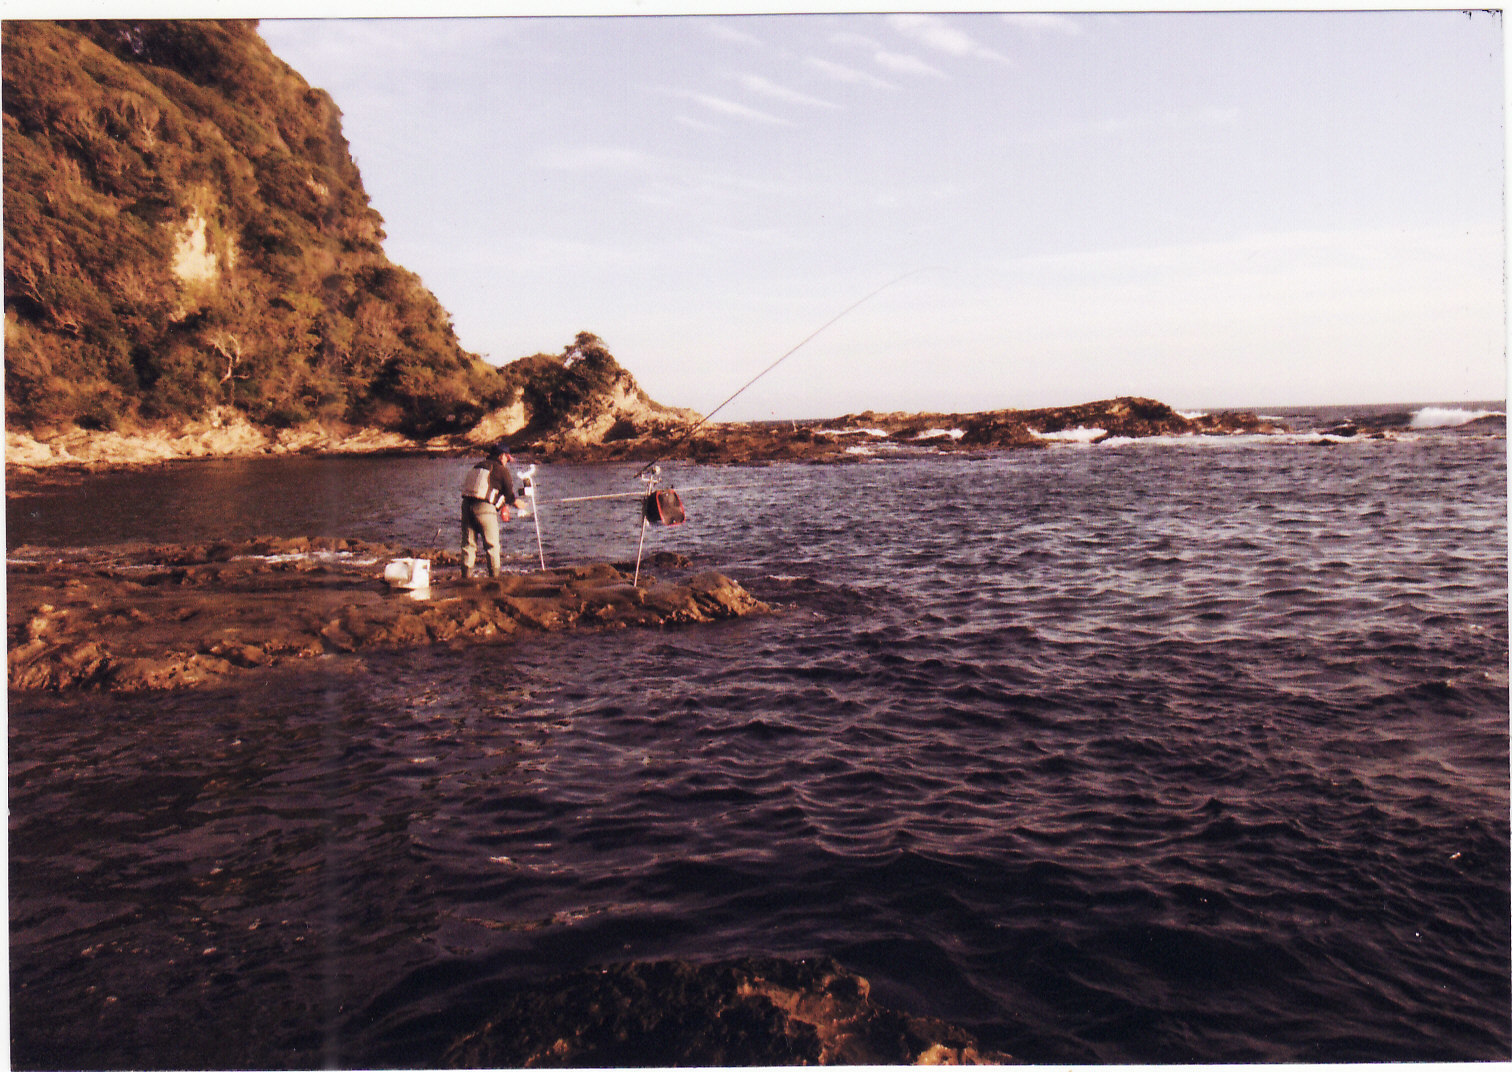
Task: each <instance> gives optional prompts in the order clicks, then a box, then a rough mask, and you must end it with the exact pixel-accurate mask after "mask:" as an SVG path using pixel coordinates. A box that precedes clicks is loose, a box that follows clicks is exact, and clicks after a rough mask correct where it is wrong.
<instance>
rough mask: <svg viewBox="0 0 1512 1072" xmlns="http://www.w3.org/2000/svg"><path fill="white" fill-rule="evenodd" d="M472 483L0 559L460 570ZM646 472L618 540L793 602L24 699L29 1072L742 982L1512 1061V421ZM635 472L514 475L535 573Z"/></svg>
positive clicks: (1269, 1054)
mask: <svg viewBox="0 0 1512 1072" xmlns="http://www.w3.org/2000/svg"><path fill="white" fill-rule="evenodd" d="M465 464H466V463H465V462H461V461H458V460H443V459H416V458H411V459H404V458H390V459H348V460H332V461H315V460H299V459H285V460H266V461H259V462H241V463H219V462H217V463H204V464H199V465H193V466H188V465H185V466H172V467H167V468H165V469H160V470H156V471H153V472H149V473H140V474H133V475H124V476H123V475H118V476H115V477H91V478H88V479H82V478H48V479H47V480H45V481H38V482H34V483H32V484H26V483H21V482H18V481H17V480H15V479H12V481H11V487H10V488H9V489H8V496H9V498H8V524H9V537H8V540H9V543H10V545H11V546H12V547H15V546H17V545H18V544H21V543H31V544H37V543H49V542H50V543H79V544H82V543H92V542H106V543H108V542H142V541H145V542H153V541H158V542H186V541H189V540H193V539H203V538H207V537H235V536H241V535H252V534H274V535H294V534H300V533H311V532H329V533H333V534H340V535H349V536H356V537H363V538H378V539H385V540H391V541H393V540H399V541H412V542H415V543H422V544H423V543H431V542H434V541H435V539H436V532H437V531H440V533H441V537H440V538H441V541H442V542H443V544H447V545H449V544H450V543H451V542H453V541H454V540H455V534H454V529H455V527H456V521H455V519H454V514H455V509H456V504H455V491H454V487H455V485H456V483H457V481H458V480H459V479H460V467H462V466H465ZM667 471H668V475H669V476H670V477H672V478H673V479H674V480H675V482H676V483H677V484H678V486H679V487H680V488H682V489H685V490H684V491H683V499H684V502H685V504H686V506H687V509H688V513H689V523H688V524H687V525H685V526H683V527H681V528H678V529H672V530H654V531H653V532H652V533H651V534H650V535H649V536H648V541H647V548H648V550H670V551H677V552H680V553H681V554H684V555H687V556H688V557H689V558H691V559H692V560H693V563H694V566H695V567H696V568H700V569H718V570H722V571H724V572H726V573H728V574H730V575H731V576H734V577H736V578H737V579H739V580H741V581H742V582H743V583H745V584H746V585H747V587H749V588H750V589H751V590H752V591H753V592H755V593H756V594H757V595H758V596H759V597H761V598H763V599H764V600H766V601H768V602H769V603H771V604H772V605H773V606H774V608H775V613H773V614H771V615H770V616H766V617H760V618H753V619H746V620H742V621H738V622H733V623H726V624H721V625H717V626H706V627H698V628H673V629H665V630H632V631H624V632H613V633H597V634H593V633H587V634H580V635H571V636H550V637H540V638H526V639H524V640H523V641H520V642H518V643H515V644H511V645H506V646H494V647H489V646H483V647H473V648H466V649H461V650H452V649H449V648H441V647H437V648H434V649H425V650H415V651H406V652H402V653H396V654H386V655H381V656H376V657H372V658H369V659H366V660H365V661H357V660H354V659H351V658H349V657H327V658H325V659H321V660H317V661H315V662H312V663H310V664H308V665H301V666H294V667H288V668H283V669H278V670H274V671H269V672H260V673H249V674H247V675H244V676H243V677H241V678H239V679H237V681H236V683H235V684H234V685H231V686H228V687H220V688H215V689H210V690H200V691H187V692H178V693H174V694H170V695H167V696H153V697H147V698H142V697H137V698H128V697H108V696H99V695H88V696H66V695H65V696H42V697H39V696H33V695H29V694H28V695H22V694H15V693H12V694H11V696H10V717H9V775H10V792H9V802H10V904H11V947H10V957H11V960H10V964H11V988H12V991H11V993H12V1010H11V1012H12V1020H11V1025H12V1037H13V1053H12V1059H13V1061H14V1063H15V1064H16V1065H17V1066H18V1067H36V1066H45V1067H78V1066H117V1067H118V1066H138V1067H141V1066H147V1067H163V1066H182V1065H193V1066H232V1065H234V1066H260V1065H321V1064H330V1063H335V1064H347V1065H351V1064H373V1063H391V1062H398V1063H404V1062H410V1063H422V1064H423V1063H426V1061H427V1056H428V1055H430V1056H431V1057H432V1059H433V1056H434V1054H435V1053H436V1052H438V1050H439V1047H440V1046H441V1045H444V1043H445V1041H447V1038H446V1036H447V1032H448V1031H450V1030H452V1029H453V1026H452V1025H455V1024H456V1023H459V1022H464V1021H465V1020H466V1019H467V1017H468V1016H474V1015H476V1016H481V1015H483V1014H484V1013H486V1011H487V1002H488V996H489V994H490V993H493V992H496V991H497V988H498V987H499V986H500V985H501V984H514V983H520V982H529V981H532V980H539V979H545V978H547V977H550V976H552V975H557V974H560V973H562V972H566V971H569V970H576V969H579V968H584V967H589V966H593V965H601V964H612V963H619V962H624V961H630V960H651V959H662V958H681V959H687V960H692V961H695V962H702V961H712V960H717V959H724V958H728V957H734V956H742V955H757V954H759V955H777V956H791V957H806V956H814V955H828V956H832V957H834V958H835V959H836V960H838V961H839V962H840V963H841V964H842V965H844V966H846V967H847V968H849V969H851V970H853V971H855V972H857V973H859V974H861V975H864V976H866V977H867V978H868V979H870V980H871V982H872V986H873V996H874V997H875V998H876V999H877V1000H879V1001H881V1002H883V1003H885V1004H888V1005H891V1006H893V1007H895V1008H899V1009H903V1010H906V1011H908V1012H911V1013H915V1014H919V1015H927V1016H932V1017H936V1018H939V1019H943V1020H946V1021H949V1022H951V1023H955V1024H958V1025H960V1026H962V1027H964V1028H966V1029H968V1030H970V1031H971V1032H973V1033H974V1034H976V1035H977V1036H978V1037H979V1038H980V1039H981V1040H982V1042H983V1043H984V1044H985V1045H987V1046H990V1047H991V1048H993V1049H997V1050H1001V1051H1005V1052H1007V1053H1010V1054H1012V1055H1013V1056H1014V1057H1015V1058H1017V1059H1020V1060H1025V1061H1030V1062H1038V1063H1062V1062H1073V1063H1103V1062H1118V1063H1124V1062H1140V1063H1145V1062H1194V1061H1195V1062H1231V1061H1236V1062H1251V1061H1262V1062H1273V1061H1416V1060H1453V1059H1458V1060H1503V1061H1505V1060H1508V1059H1512V1011H1509V1010H1512V986H1509V955H1512V935H1509V929H1512V924H1509V919H1512V915H1509V908H1512V906H1509V876H1508V858H1509V847H1508V815H1509V794H1508V679H1507V667H1508V653H1507V621H1508V603H1507V595H1508V592H1507V518H1506V503H1507V470H1506V439H1505V432H1504V428H1503V427H1502V426H1495V427H1493V428H1492V429H1491V430H1490V431H1489V432H1488V431H1485V430H1481V431H1473V430H1466V429H1463V428H1460V429H1431V430H1427V431H1424V432H1422V433H1420V434H1419V433H1414V434H1403V435H1400V436H1396V437H1393V438H1387V439H1369V438H1365V437H1355V438H1354V439H1351V440H1349V441H1347V442H1341V443H1337V444H1335V445H1330V446H1320V445H1316V444H1314V443H1311V442H1308V441H1305V440H1302V439H1298V438H1281V439H1274V440H1264V441H1256V440H1253V439H1246V440H1233V441H1226V440H1214V441H1202V442H1160V443H1136V444H1127V445H1108V444H1103V445H1097V446H1086V445H1058V446H1055V447H1053V448H1051V449H1047V450H1043V451H1036V452H1019V453H1003V454H982V455H970V456H967V455H957V456H951V457H930V456H921V455H913V454H909V453H907V452H904V453H900V454H897V455H885V454H877V455H874V456H871V457H869V458H863V459H862V460H860V461H858V463H857V464H854V465H839V466H808V465H779V466H772V467H767V468H724V467H695V466H681V465H669V466H667ZM633 473H634V467H627V466H608V467H605V466H551V467H546V468H543V470H542V471H541V473H540V478H541V484H540V487H541V496H542V498H543V500H544V501H543V505H542V509H541V511H540V522H541V532H542V547H543V548H544V550H545V553H546V557H547V560H548V564H557V563H564V562H575V561H590V560H603V559H606V558H607V559H610V560H624V559H626V558H632V557H633V556H634V553H635V541H636V536H637V534H638V530H637V529H636V518H635V513H634V511H635V504H634V500H631V499H626V500H599V501H594V502H591V503H582V504H559V503H556V502H555V501H553V500H554V499H555V498H565V497H574V496H579V495H589V494H608V493H611V492H619V491H624V490H627V489H633V487H634V486H635V485H634V482H633V480H632V477H633ZM506 548H507V550H508V551H509V552H510V555H511V558H512V560H513V562H514V564H515V566H516V568H529V565H530V562H531V560H532V559H533V557H534V556H535V555H536V553H537V547H536V541H535V530H534V528H533V527H532V525H531V523H530V522H529V521H524V522H522V521H518V520H517V521H515V522H513V523H512V524H511V525H510V526H509V528H508V530H507V532H506Z"/></svg>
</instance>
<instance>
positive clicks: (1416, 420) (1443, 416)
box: [1411, 406, 1506, 428]
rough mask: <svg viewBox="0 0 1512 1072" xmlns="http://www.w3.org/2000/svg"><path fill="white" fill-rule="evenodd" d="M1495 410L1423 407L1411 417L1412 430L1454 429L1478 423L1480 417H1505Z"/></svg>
mask: <svg viewBox="0 0 1512 1072" xmlns="http://www.w3.org/2000/svg"><path fill="white" fill-rule="evenodd" d="M1505 416H1506V414H1505V413H1503V412H1502V411H1501V410H1496V409H1454V408H1452V407H1448V406H1424V407H1423V408H1422V409H1420V410H1418V411H1417V412H1416V413H1414V414H1413V415H1412V425H1411V427H1413V428H1454V427H1456V426H1458V425H1461V424H1469V423H1470V422H1471V421H1478V420H1480V419H1481V418H1482V417H1505Z"/></svg>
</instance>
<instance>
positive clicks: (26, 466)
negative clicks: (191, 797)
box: [5, 397, 1284, 471]
mask: <svg viewBox="0 0 1512 1072" xmlns="http://www.w3.org/2000/svg"><path fill="white" fill-rule="evenodd" d="M628 412H629V411H622V416H621V418H620V419H619V420H617V421H616V422H614V423H612V424H605V422H598V423H597V424H595V425H593V426H591V427H589V426H579V425H577V424H568V425H558V426H553V427H552V428H550V429H549V430H547V431H544V432H543V431H533V430H531V429H529V428H525V427H522V425H523V423H524V422H523V420H522V419H521V417H520V416H519V414H515V413H507V412H504V411H501V412H500V413H498V414H493V415H490V417H487V418H485V419H484V420H483V421H482V422H480V423H479V424H478V425H477V426H476V427H474V428H473V429H472V430H470V431H469V432H467V433H466V434H463V435H456V436H440V437H436V438H432V439H426V440H416V439H411V438H408V437H406V436H403V435H400V434H399V433H397V432H388V431H382V430H378V429H371V428H346V427H340V426H323V425H306V426H301V427H297V428H289V429H278V430H274V429H267V428H261V427H259V426H257V425H254V424H252V423H250V422H249V421H247V420H246V418H245V417H244V416H242V415H241V414H239V413H237V412H235V411H231V410H220V411H217V412H215V413H212V414H210V415H208V416H207V417H205V418H204V419H202V420H199V421H191V422H188V423H185V424H182V425H178V426H174V427H171V428H156V429H138V430H134V431H126V430H118V431H90V430H86V429H82V428H77V427H69V428H61V429H51V430H41V429H39V430H32V431H29V432H22V431H18V430H13V429H7V431H6V434H5V464H6V468H7V469H8V470H9V469H16V470H22V471H25V470H42V469H53V468H65V469H66V468H77V467H91V468H97V467H137V466H144V465H155V464H158V463H162V462H169V461H178V460H184V459H191V458H242V457H262V456H276V455H290V454H317V455H318V454H437V455H456V454H466V453H472V452H477V451H478V450H480V449H481V448H482V447H484V446H485V445H487V444H489V443H493V442H501V441H502V442H504V443H506V444H508V445H509V446H510V448H511V449H512V450H514V451H516V452H517V453H520V454H527V455H529V456H531V457H532V458H539V459H541V460H558V461H574V462H595V461H635V462H645V461H651V460H666V459H685V460H689V461H694V462H703V463H717V464H750V463H766V462H776V461H817V462H841V461H855V460H857V456H858V453H859V452H858V451H857V450H855V449H854V448H856V447H858V446H862V447H865V446H877V445H879V444H882V443H889V444H893V445H902V446H927V447H929V448H930V449H932V450H936V451H942V452H951V451H961V450H1022V449H1037V448H1043V447H1045V446H1047V445H1049V444H1050V443H1051V442H1053V441H1054V440H1055V439H1056V438H1057V437H1065V436H1067V435H1072V434H1076V435H1079V436H1081V437H1082V438H1085V439H1087V440H1088V441H1092V442H1096V441H1098V440H1101V439H1109V438H1114V437H1128V438H1140V437H1148V436H1172V435H1181V436H1185V435H1236V434H1257V433H1269V432H1278V431H1283V430H1284V429H1281V428H1278V427H1276V426H1275V425H1273V424H1269V423H1267V422H1265V421H1262V420H1260V419H1259V418H1258V417H1256V416H1255V415H1254V414H1252V413H1246V412H1222V413H1215V414H1204V415H1200V416H1187V415H1183V414H1181V413H1178V412H1177V411H1176V410H1175V409H1173V408H1172V407H1170V406H1169V405H1167V404H1165V403H1164V402H1157V401H1155V400H1153V399H1148V398H1131V397H1123V398H1114V399H1107V400H1104V401H1101V402H1088V403H1085V404H1082V405H1078V406H1060V407H1053V408H1046V409H1030V410H1014V409H1007V410H989V411H984V412H977V413H876V412H873V411H870V410H868V411H864V412H861V413H849V414H845V415H844V416H841V417H837V418H834V419H833V420H822V421H816V420H806V421H802V422H799V421H786V422H783V421H768V422H725V423H711V424H706V425H702V426H699V425H697V424H696V423H695V420H694V419H686V420H683V421H682V422H680V423H669V422H668V421H667V420H666V419H665V413H663V412H661V411H657V412H656V413H655V414H650V415H648V416H646V418H645V419H644V420H637V419H634V417H633V416H624V415H623V413H628ZM684 412H686V411H684ZM653 418H654V419H653Z"/></svg>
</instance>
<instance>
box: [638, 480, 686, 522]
mask: <svg viewBox="0 0 1512 1072" xmlns="http://www.w3.org/2000/svg"><path fill="white" fill-rule="evenodd" d="M641 507H642V509H643V510H644V512H645V516H646V520H647V521H649V522H650V523H651V524H653V525H681V524H682V523H683V522H684V521H686V520H688V515H687V514H686V513H685V512H684V511H683V504H682V500H681V499H679V498H678V497H677V492H675V491H673V490H672V489H671V488H668V489H667V490H665V491H653V492H652V493H651V494H650V495H647V496H646V497H645V499H643V500H642V501H641Z"/></svg>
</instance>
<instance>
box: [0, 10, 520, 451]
mask: <svg viewBox="0 0 1512 1072" xmlns="http://www.w3.org/2000/svg"><path fill="white" fill-rule="evenodd" d="M0 46H3V51H4V62H3V64H0V71H3V74H4V83H5V85H4V98H3V99H4V113H5V115H4V119H5V131H4V144H5V169H4V181H5V313H6V320H5V349H6V361H5V416H6V423H7V426H8V427H10V428H17V427H20V428H24V429H28V430H35V431H37V432H38V433H39V435H42V436H46V435H47V434H49V430H50V429H52V428H53V427H55V426H56V427H67V426H70V425H75V424H77V425H79V426H81V427H83V428H86V429H91V430H96V431H111V430H116V429H121V430H127V429H134V428H138V427H141V426H152V425H157V424H162V425H164V426H170V427H171V426H174V425H177V424H179V423H181V422H184V421H193V420H199V419H203V418H204V417H205V416H206V415H207V413H208V412H210V411H211V410H213V409H215V408H216V407H223V406H224V407H230V408H233V409H236V410H239V411H241V412H242V413H244V414H245V415H246V416H247V417H249V418H251V419H252V420H253V421H254V422H255V423H257V424H259V425H261V426H263V427H266V428H268V429H279V428H287V427H291V426H294V425H301V424H306V423H309V422H312V421H313V422H322V423H333V422H334V423H338V424H339V423H346V424H349V425H352V426H354V427H357V428H374V429H380V430H387V431H399V432H404V433H406V434H409V435H411V436H419V437H424V436H431V435H438V434H446V435H455V434H460V433H462V432H465V431H466V430H467V429H468V428H470V427H471V426H472V425H473V424H474V423H476V421H477V420H478V418H479V417H480V416H482V414H483V413H485V412H486V411H488V410H489V409H491V408H494V407H496V406H499V405H505V404H507V402H508V398H507V395H506V393H505V392H504V391H503V390H502V388H503V384H502V381H501V380H500V379H499V376H498V373H497V371H496V370H495V369H493V368H492V367H491V366H489V365H487V364H486V363H485V362H483V361H482V360H481V359H479V358H478V357H476V356H475V355H472V354H468V353H466V352H464V351H463V350H462V348H461V346H460V345H459V343H458V340H457V338H456V335H455V332H454V330H453V328H452V325H451V323H450V320H449V318H448V317H447V315H446V313H445V311H444V310H443V309H442V308H441V307H440V305H439V303H438V302H437V301H436V298H435V296H434V295H432V294H431V293H430V292H429V291H428V290H427V289H426V288H425V287H424V286H423V285H422V284H421V282H420V280H419V279H418V278H416V277H415V276H414V275H413V274H412V273H409V272H406V271H405V270H404V269H402V268H400V267H398V266H397V265H394V264H391V263H390V262H389V261H388V259H387V257H386V256H385V254H384V252H383V248H382V244H381V243H382V240H383V221H382V219H381V217H380V216H379V214H378V213H377V212H376V211H374V210H373V208H372V207H371V205H370V204H369V203H368V197H367V194H366V192H365V191H364V189H363V185H362V180H361V177H360V176H359V174H358V172H357V167H356V165H355V163H354V162H353V161H352V158H351V153H350V151H349V149H348V146H347V143H346V140H345V138H344V137H343V136H342V133H341V122H340V116H341V113H340V111H339V110H338V109H337V107H336V104H335V103H334V102H333V101H332V100H331V99H330V97H329V96H328V95H327V94H325V93H323V92H321V91H320V90H317V89H312V88H311V87H310V86H309V85H307V84H306V83H305V81H304V80H303V79H302V78H301V77H300V76H299V75H298V74H297V73H296V72H294V71H293V70H291V69H290V68H289V67H288V66H287V65H285V64H284V63H283V62H281V61H280V60H279V59H278V58H277V57H276V56H274V55H273V53H272V52H271V51H270V50H269V49H268V47H267V45H266V44H265V43H264V42H263V40H262V38H261V37H259V36H258V34H257V30H256V25H255V24H254V23H250V22H242V21H213V20H206V21H188V20H174V19H153V20H134V21H69V22H49V21H43V20H21V19H14V20H8V21H6V22H5V23H4V25H3V26H0Z"/></svg>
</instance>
